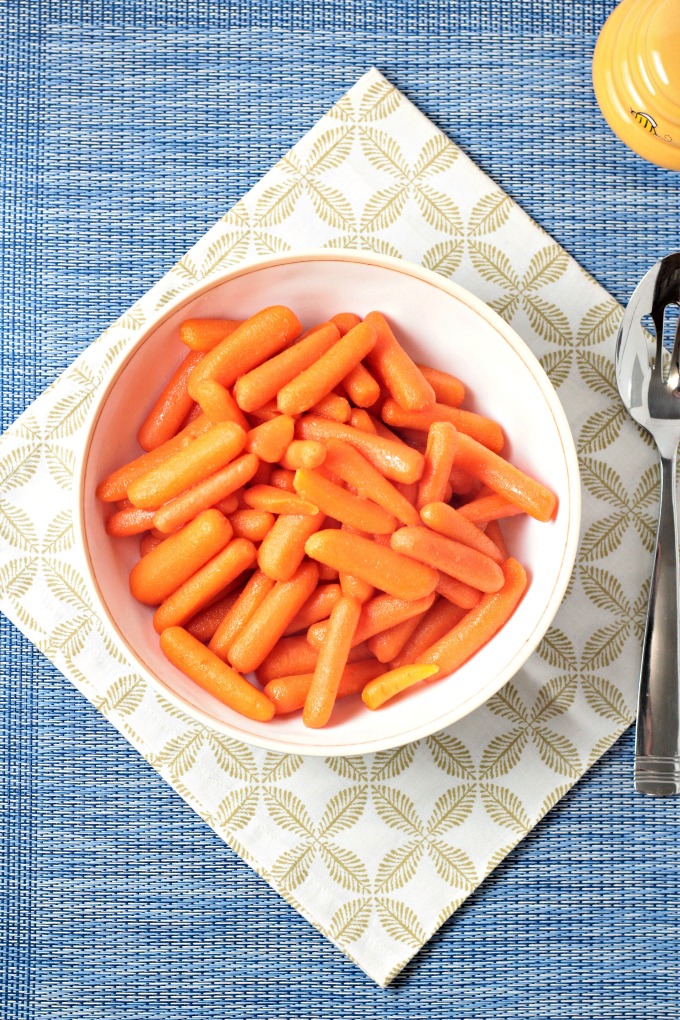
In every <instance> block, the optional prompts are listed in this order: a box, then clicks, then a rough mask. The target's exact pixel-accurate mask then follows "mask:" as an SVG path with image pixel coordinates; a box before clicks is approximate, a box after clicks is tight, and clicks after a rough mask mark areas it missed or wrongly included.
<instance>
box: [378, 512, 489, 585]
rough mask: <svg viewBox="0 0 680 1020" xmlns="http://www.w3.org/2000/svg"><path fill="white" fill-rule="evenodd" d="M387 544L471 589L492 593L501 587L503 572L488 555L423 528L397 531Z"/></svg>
mask: <svg viewBox="0 0 680 1020" xmlns="http://www.w3.org/2000/svg"><path fill="white" fill-rule="evenodd" d="M390 541H391V545H392V548H393V549H395V550H396V551H397V552H400V553H403V554H404V556H412V557H413V559H414V560H418V562H419V563H427V564H428V565H429V566H431V567H434V568H435V569H439V570H441V571H443V572H444V573H445V574H448V575H449V576H450V577H453V578H455V579H456V580H457V581H462V582H463V584H469V585H470V587H471V588H477V589H479V591H483V592H493V591H498V590H499V589H500V588H502V587H503V571H502V570H501V568H500V567H499V565H498V563H496V562H495V561H494V560H492V559H491V557H490V556H485V555H484V553H480V552H477V550H476V549H472V548H471V547H470V546H469V545H463V543H462V542H456V541H454V539H452V538H445V537H444V536H443V535H439V534H437V532H436V531H430V529H429V528H425V527H423V526H422V525H421V526H419V527H415V528H400V529H399V531H395V533H394V534H393V535H392V538H391V540H390Z"/></svg>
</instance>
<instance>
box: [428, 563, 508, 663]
mask: <svg viewBox="0 0 680 1020" xmlns="http://www.w3.org/2000/svg"><path fill="white" fill-rule="evenodd" d="M503 574H504V577H505V583H504V585H503V587H502V588H501V590H500V591H497V592H494V593H493V594H488V595H483V596H482V599H481V601H480V603H479V605H477V606H475V608H474V609H471V610H470V612H469V613H466V615H465V616H464V617H463V619H462V620H461V621H460V623H458V624H456V626H455V627H454V628H453V630H451V631H449V633H448V634H445V635H444V637H442V638H440V639H439V641H437V642H435V644H433V645H431V646H430V647H429V648H428V649H426V651H424V652H422V653H421V654H420V655H419V656H418V661H419V662H430V663H433V664H434V665H436V666H439V668H440V670H441V675H442V676H443V675H445V674H447V673H452V672H453V671H454V670H456V669H458V667H459V666H462V665H463V663H464V662H466V661H467V660H468V659H469V658H470V656H471V655H474V654H475V652H477V651H479V649H480V648H482V646H483V645H485V644H486V643H487V642H488V641H490V640H491V638H492V637H493V636H494V634H496V633H497V632H498V631H499V630H500V628H501V627H502V626H503V625H504V624H505V623H507V621H508V620H509V619H510V617H511V616H512V614H513V613H514V611H515V609H516V607H517V605H518V603H519V601H520V599H521V598H522V595H523V594H524V591H525V589H526V585H527V575H526V573H525V571H524V568H523V567H522V566H521V564H519V563H518V562H517V560H515V559H513V558H512V557H510V559H508V560H506V561H505V563H504V564H503Z"/></svg>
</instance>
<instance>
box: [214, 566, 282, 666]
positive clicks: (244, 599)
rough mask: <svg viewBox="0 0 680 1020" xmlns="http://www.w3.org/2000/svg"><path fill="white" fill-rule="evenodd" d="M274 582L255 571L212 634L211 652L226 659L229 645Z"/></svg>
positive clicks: (262, 600) (259, 571) (260, 603)
mask: <svg viewBox="0 0 680 1020" xmlns="http://www.w3.org/2000/svg"><path fill="white" fill-rule="evenodd" d="M274 584H275V582H274V581H272V579H271V578H270V577H267V575H266V574H263V573H262V571H261V570H256V571H255V573H254V574H253V575H252V577H251V578H250V580H249V581H248V583H247V584H246V586H245V588H244V589H243V591H242V592H241V594H240V595H239V597H238V598H237V600H236V602H234V604H233V606H232V607H231V609H230V610H229V612H228V613H227V614H226V615H225V616H224V617H223V619H222V622H221V623H220V625H219V627H218V628H217V630H216V631H215V633H214V634H213V636H212V638H211V640H210V644H209V646H208V647H209V648H210V651H211V652H214V653H215V655H218V656H219V657H220V659H223V660H224V661H226V659H227V655H228V654H229V649H230V648H231V645H232V644H233V642H234V641H235V640H236V637H237V636H238V634H240V633H241V631H242V630H243V628H244V627H245V625H246V624H247V623H248V620H250V618H251V617H252V615H253V613H254V612H255V610H256V609H257V607H258V606H260V605H262V603H263V602H264V600H265V599H266V597H267V595H268V594H269V592H270V591H271V590H272V588H273V587H274Z"/></svg>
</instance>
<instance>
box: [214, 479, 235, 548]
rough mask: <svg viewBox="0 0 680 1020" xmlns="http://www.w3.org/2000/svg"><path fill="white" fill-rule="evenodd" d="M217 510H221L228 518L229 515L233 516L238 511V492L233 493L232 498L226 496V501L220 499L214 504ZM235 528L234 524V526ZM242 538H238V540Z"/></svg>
mask: <svg viewBox="0 0 680 1020" xmlns="http://www.w3.org/2000/svg"><path fill="white" fill-rule="evenodd" d="M214 506H215V509H216V510H219V512H220V513H221V514H224V516H225V517H228V516H229V514H233V513H234V511H235V510H237V509H238V490H236V492H232V494H231V495H230V496H225V497H224V499H220V500H219V501H218V502H217V503H215V504H214ZM232 527H233V524H232ZM238 537H240V536H237V538H238Z"/></svg>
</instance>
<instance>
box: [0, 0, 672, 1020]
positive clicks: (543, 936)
mask: <svg viewBox="0 0 680 1020" xmlns="http://www.w3.org/2000/svg"><path fill="white" fill-rule="evenodd" d="M612 6H613V4H612V3H611V2H609V0H593V2H591V3H587V4H586V3H583V4H582V3H576V2H572V0H561V2H560V0H553V2H551V3H548V2H547V0H545V2H543V0H534V2H528V0H525V2H514V3H513V4H512V5H510V4H500V3H492V2H484V3H483V2H481V0H476V2H475V0H469V2H463V0H461V2H460V3H457V4H456V3H451V2H449V0H427V2H422V3H416V2H413V0H412V2H406V0H401V2H396V0H391V2H388V3H385V4H379V3H378V2H377V0H365V2H359V0H345V2H343V3H340V2H339V0H333V2H328V3H325V4H319V3H316V4H312V3H311V2H309V0H304V2H298V3H297V4H295V3H292V2H288V0H275V2H268V0H260V2H255V3H252V4H247V3H245V2H244V3H242V4H240V5H239V4H237V3H223V4H218V3H216V2H210V0H189V2H184V3H180V2H179V0H178V2H177V3H173V2H170V0H166V2H161V0H159V2H157V3H146V4H138V3H134V2H125V3H123V2H122V0H119V2H109V3H103V2H102V3H99V2H91V3H83V4H78V3H60V2H57V0H38V2H35V3H34V4H31V5H30V8H29V5H27V4H25V3H23V2H21V0H14V2H13V3H12V4H10V5H8V6H7V7H6V8H5V9H4V13H5V16H6V17H7V18H8V22H7V25H6V27H5V29H4V31H3V32H2V36H1V37H0V47H1V48H2V58H1V59H2V62H3V65H4V66H5V69H6V72H7V73H6V77H5V80H4V84H3V100H4V102H3V109H4V111H5V118H4V120H5V123H4V133H3V136H2V138H1V139H0V146H1V150H2V160H1V163H2V166H1V168H0V170H1V172H2V174H3V194H4V209H3V218H2V228H1V229H2V244H3V260H2V267H1V269H2V288H3V289H2V304H1V307H0V314H1V315H2V344H1V345H0V363H1V370H2V371H1V381H2V398H3V399H2V423H3V426H4V425H7V424H9V422H10V421H12V420H13V418H14V417H16V415H17V414H18V413H19V412H20V411H21V410H23V408H24V407H25V406H26V405H27V404H28V403H30V401H31V400H32V399H33V398H34V397H35V396H36V395H37V393H38V392H40V390H42V389H43V388H44V387H45V386H46V385H47V384H48V383H49V382H50V381H51V380H52V379H53V378H54V377H55V376H56V375H57V374H58V373H59V372H60V371H61V370H62V369H63V368H64V367H65V366H66V365H67V364H68V363H69V362H70V361H71V360H72V359H73V357H74V356H75V355H76V354H77V353H78V352H79V351H81V350H82V349H83V347H84V346H85V345H86V344H87V343H88V342H89V341H90V340H91V339H92V338H93V337H95V336H97V335H98V334H99V332H101V330H102V329H103V328H104V327H105V326H106V325H107V324H108V323H109V322H110V321H111V320H112V319H113V318H114V317H115V316H116V314H117V313H118V312H119V311H120V310H121V309H123V308H125V307H127V306H128V305H129V304H130V303H131V302H132V301H133V300H134V298H135V297H136V296H137V295H139V294H141V293H142V292H143V291H145V290H146V289H147V288H148V286H149V285H150V284H151V283H152V282H153V281H154V280H155V279H157V278H158V277H159V276H160V275H161V273H162V272H163V271H164V270H166V269H167V268H168V267H169V266H170V265H172V264H173V262H174V261H175V260H176V259H177V258H178V257H179V256H180V255H181V254H182V253H183V252H184V251H185V250H186V248H187V247H188V246H189V245H190V244H191V243H192V242H193V241H194V240H195V239H196V238H197V237H199V236H200V235H201V234H202V233H203V232H204V230H205V228H206V226H208V225H209V224H211V223H212V222H213V221H214V220H215V219H216V218H217V217H218V216H219V215H220V214H221V213H222V212H223V211H224V210H225V209H226V208H227V207H228V206H229V205H231V204H232V203H233V202H234V201H235V200H236V199H237V198H238V196H239V195H240V194H241V193H242V192H243V191H245V190H246V189H247V188H249V187H250V186H251V185H252V184H254V183H255V181H256V180H258V178H259V177H260V176H261V175H262V174H263V173H264V171H265V170H266V169H268V167H269V166H270V165H271V163H272V162H273V161H274V160H275V158H277V157H278V156H279V155H280V154H281V153H282V152H283V151H285V150H286V149H287V148H288V146H289V145H290V144H291V143H293V142H294V141H295V140H296V139H297V138H298V137H299V135H300V134H302V133H303V131H304V130H306V129H307V128H308V127H309V126H310V125H311V124H312V123H313V122H314V120H316V119H317V117H318V116H319V115H320V114H321V113H322V112H323V111H324V110H325V109H326V108H327V107H328V106H330V104H331V103H332V102H333V100H334V99H336V98H337V97H338V96H339V95H340V94H341V93H342V92H343V91H345V90H346V89H347V88H348V87H349V86H350V85H351V84H352V83H353V82H354V80H356V78H357V77H358V76H359V75H360V74H361V73H362V72H363V71H364V70H365V69H366V68H367V67H368V66H370V65H371V64H377V66H378V67H379V68H380V69H381V70H382V71H383V72H384V73H386V74H387V75H388V77H390V78H391V80H392V81H393V82H394V83H395V84H396V85H397V86H398V87H399V88H401V89H402V90H403V91H405V92H406V93H407V95H409V97H410V98H412V99H413V100H414V101H415V102H416V103H417V104H418V106H419V107H420V108H421V109H422V110H423V111H424V112H425V113H426V114H428V115H429V116H430V117H431V118H432V119H433V120H435V121H436V122H437V123H438V124H439V126H440V127H442V128H443V129H444V130H445V131H446V132H447V133H449V134H450V135H451V136H452V137H454V138H455V139H456V140H457V141H458V142H459V143H460V144H461V145H462V146H463V148H464V149H465V150H466V151H467V152H468V153H469V154H470V155H471V156H472V157H473V158H474V159H475V160H476V161H477V162H478V163H479V164H480V165H481V166H482V167H483V168H484V169H485V170H486V171H487V172H488V173H490V174H491V175H492V176H494V177H495V178H496V180H497V181H498V182H499V183H500V184H501V185H502V186H503V187H504V188H505V189H506V190H507V191H509V192H510V194H512V196H513V197H514V198H515V199H516V200H517V201H518V202H520V204H522V205H523V206H524V208H525V209H526V210H527V211H528V212H529V213H531V214H532V215H533V216H534V217H535V218H536V219H537V220H538V221H539V222H540V223H541V225H542V226H544V227H546V229H547V230H549V231H550V232H551V233H552V234H554V236H555V237H556V238H557V239H558V240H559V241H560V242H561V243H563V244H564V245H565V246H566V247H567V248H568V249H569V250H570V252H571V253H572V254H573V255H575V257H576V258H577V259H578V260H579V261H580V262H581V263H582V265H584V266H585V267H586V268H587V269H588V270H590V271H591V272H592V273H593V275H595V276H596V277H597V278H598V279H599V280H600V281H601V282H602V283H603V284H604V285H605V286H607V287H608V288H609V290H610V291H611V292H612V293H613V294H614V295H615V296H616V297H618V298H619V299H621V300H625V298H626V296H627V295H628V294H629V292H630V290H631V289H632V286H633V285H634V283H635V281H636V280H637V278H638V277H639V276H640V275H641V274H642V273H643V272H644V270H645V269H646V268H648V266H649V264H650V263H651V262H652V261H654V260H655V259H656V258H657V257H658V255H659V254H662V253H664V252H666V251H669V250H672V249H675V248H678V247H680V213H679V212H678V203H677V188H678V177H677V175H673V174H670V173H668V172H666V171H662V170H658V169H656V168H654V167H651V166H648V165H647V164H645V163H643V162H642V161H641V160H640V159H638V158H637V157H636V156H634V155H633V154H632V153H630V152H628V151H627V150H626V149H624V148H623V146H621V145H619V144H618V143H617V142H616V141H615V139H614V138H613V137H612V136H611V135H610V134H609V133H608V131H607V130H606V129H605V128H604V126H603V123H602V121H601V118H600V116H599V114H598V112H597V109H596V106H595V103H594V100H593V97H592V91H591V87H590V70H589V65H590V56H591V53H592V48H593V45H594V40H595V35H596V32H597V29H598V27H599V25H600V24H601V23H602V22H603V20H604V18H605V16H606V14H607V13H608V12H609V10H610V9H611V7H612ZM29 14H30V17H29ZM1 627H2V630H1V643H0V653H1V657H2V677H3V683H2V686H1V687H0V713H1V714H0V741H1V742H2V753H3V758H4V761H5V768H6V779H5V782H4V784H3V787H2V792H1V793H0V796H1V797H2V801H3V803H2V825H3V849H4V853H3V856H2V864H1V865H0V875H1V878H2V885H3V892H2V900H1V902H2V910H3V914H4V916H3V924H2V932H3V936H2V937H3V943H2V949H1V954H2V960H1V961H0V965H1V968H2V973H3V987H2V991H1V996H2V997H1V998H0V1002H1V1003H2V1008H1V1015H2V1017H3V1018H5V1017H6V1018H7V1020H13V1018H21V1020H27V1018H32V1017H37V1018H49V1020H77V1018H80V1017H83V1018H85V1017H87V1018H106V1020H113V1018H116V1020H117V1018H124V1020H133V1018H134V1020H137V1018H139V1020H141V1018H154V1020H155V1018H163V1020H175V1018H185V1017H186V1018H189V1017H192V1018H193V1017H200V1018H201V1020H211V1018H215V1020H217V1018H224V1017H225V1016H230V1017H234V1018H239V1020H241V1018H243V1020H246V1018H250V1017H253V1018H255V1017H257V1018H261V1017H271V1018H276V1020H293V1018H295V1020H303V1018H308V1017H309V1018H314V1020H316V1018H324V1017H351V1018H363V1017H384V1018H391V1017H408V1016H411V1017H423V1016H428V1017H432V1018H434V1020H438V1018H442V1020H443V1018H447V1020H462V1018H475V1020H476V1018H480V1020H481V1018H486V1017H496V1018H502V1020H505V1018H507V1020H511V1018H522V1020H524V1018H528V1017H540V1018H546V1020H547V1018H551V1017H560V1018H562V1020H566V1018H568V1017H577V1016H578V1017H588V1018H589V1017H598V1018H612V1020H614V1018H616V1020H618V1018H620V1017H621V1016H623V1015H625V1016H627V1017H631V1018H640V1020H656V1018H659V1020H662V1018H671V1017H673V1018H676V1017H677V1015H678V991H679V985H680V964H679V962H678V953H677V939H678V935H680V893H679V892H678V885H677V868H678V837H679V835H680V802H677V801H676V802H653V801H649V800H644V799H642V798H639V797H636V796H634V795H633V794H632V793H631V788H630V757H631V751H632V742H631V739H630V735H628V737H627V738H625V739H624V740H623V741H622V742H621V743H620V744H619V745H618V746H617V747H616V748H615V749H614V750H613V751H612V752H611V753H610V754H609V755H607V757H606V758H605V759H604V760H603V761H602V762H601V763H600V764H599V765H597V766H596V767H595V768H594V769H593V770H592V771H591V772H590V773H589V774H588V776H587V777H586V778H585V780H583V781H582V782H581V783H580V784H579V786H578V787H577V788H576V789H575V790H574V791H573V792H572V793H571V794H569V795H568V796H567V798H566V799H565V800H564V801H562V802H561V803H560V805H559V806H558V808H556V809H555V811H553V813H552V814H551V815H550V816H549V818H548V819H547V820H546V821H545V822H544V823H542V824H541V825H540V826H539V827H538V828H537V829H536V830H534V832H532V834H531V836H530V837H529V838H528V839H527V840H526V841H525V842H524V843H523V844H522V846H521V847H520V848H519V849H518V850H516V851H515V852H514V853H513V854H512V855H511V857H510V858H509V859H508V860H507V861H506V862H505V863H504V864H503V865H502V866H501V867H500V868H499V869H498V870H497V871H496V872H495V873H494V875H493V876H492V878H491V879H490V880H489V881H487V882H486V883H485V884H484V886H483V887H482V889H481V890H480V891H479V892H478V893H477V894H475V895H474V896H473V897H472V898H471V899H470V900H468V901H467V903H466V904H465V906H464V907H463V909H462V910H461V911H460V912H459V913H458V914H457V915H456V916H455V917H454V918H453V920H452V922H450V923H449V924H448V925H447V926H446V927H445V928H444V929H443V930H442V931H441V932H440V933H439V934H438V935H437V936H436V937H435V939H433V941H432V942H431V943H430V944H429V945H428V946H427V947H426V948H425V949H424V950H423V951H422V952H421V953H420V954H419V956H418V957H417V958H416V960H415V961H414V962H413V963H412V964H411V965H410V966H409V967H408V968H407V970H406V971H405V972H404V974H403V975H402V976H400V978H398V979H397V981H395V983H394V984H393V985H392V986H390V988H389V989H388V990H387V991H385V992H383V991H380V990H379V989H377V988H376V987H375V985H373V983H372V982H370V981H369V980H368V979H367V978H364V977H363V976H362V975H361V974H359V973H358V972H357V971H356V969H355V968H354V967H352V966H351V965H350V964H348V963H347V962H346V961H345V960H344V959H343V958H342V957H341V955H340V954H339V953H338V952H336V951H335V950H333V949H332V947H330V946H329V945H328V943H327V942H326V941H325V940H324V939H323V938H322V937H321V936H320V935H317V933H316V932H314V931H313V930H312V929H310V927H309V926H308V924H307V922H306V921H304V920H303V919H302V918H301V917H299V916H298V915H297V914H295V913H294V912H292V911H291V910H290V908H289V907H287V906H286V905H285V904H284V903H283V902H282V901H280V900H279V899H278V898H277V897H276V896H275V895H274V894H273V893H272V892H271V891H270V890H269V889H268V888H267V887H266V886H265V885H264V883H263V882H262V881H260V880H259V879H257V878H256V877H255V876H254V875H253V874H252V872H251V871H250V870H249V869H248V868H247V866H246V865H244V864H243V863H242V862H241V861H240V860H239V859H238V858H237V857H236V856H235V855H234V854H233V853H232V852H231V851H230V850H229V849H228V848H227V847H226V846H225V845H224V844H223V843H222V842H220V841H219V840H218V839H217V838H216V837H215V836H214V835H213V834H212V833H211V832H210V831H209V830H207V829H206V828H205V827H204V826H203V825H202V824H201V822H200V821H199V820H198V819H197V818H196V816H195V815H194V814H193V813H192V812H191V811H190V809H189V808H188V807H187V806H186V805H184V804H183V803H182V802H180V801H179V800H178V798H176V797H175V796H174V795H173V794H172V792H171V791H170V790H169V789H168V788H167V787H166V786H165V785H164V784H163V782H162V781H161V780H160V779H159V777H158V776H157V775H156V774H155V773H154V772H153V771H152V770H151V769H150V768H149V767H148V766H147V765H146V764H145V763H144V762H143V761H142V760H141V759H140V758H139V757H138V756H137V755H136V754H135V752H134V751H133V750H132V749H131V748H130V746H129V745H128V744H127V743H126V742H125V741H124V740H123V739H122V738H121V737H120V736H118V734H116V733H115V732H114V731H113V730H112V729H111V728H110V727H109V725H108V724H107V723H106V722H105V720H104V719H103V718H102V717H100V716H99V715H98V714H97V713H96V712H95V711H94V710H93V709H91V708H90V707H89V706H88V705H87V704H86V703H85V702H84V701H83V700H82V698H81V697H80V695H78V693H77V692H76V691H75V690H74V689H73V688H72V687H71V686H70V684H68V683H67V682H66V681H64V680H63V679H62V678H61V677H60V675H59V674H58V673H56V672H55V671H54V670H53V669H52V667H51V666H50V665H49V664H48V663H47V662H46V661H45V660H44V659H43V658H42V656H41V655H40V654H39V653H38V652H36V651H35V650H34V649H33V648H32V647H31V646H30V645H29V644H28V643H27V642H26V641H24V640H23V638H21V636H20V635H18V634H17V633H16V632H15V631H14V630H13V628H11V627H10V625H9V624H7V622H6V621H4V620H3V621H2V624H1Z"/></svg>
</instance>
